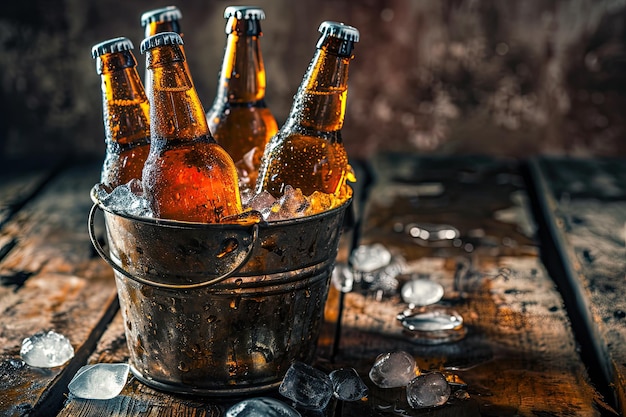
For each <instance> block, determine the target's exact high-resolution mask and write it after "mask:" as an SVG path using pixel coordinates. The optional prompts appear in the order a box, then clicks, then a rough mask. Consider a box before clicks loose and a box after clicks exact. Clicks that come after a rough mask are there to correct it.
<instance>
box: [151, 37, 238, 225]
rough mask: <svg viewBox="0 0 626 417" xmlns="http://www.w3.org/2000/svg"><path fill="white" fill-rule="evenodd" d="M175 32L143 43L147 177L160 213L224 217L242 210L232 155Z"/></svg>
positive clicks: (154, 205) (209, 218) (202, 219)
mask: <svg viewBox="0 0 626 417" xmlns="http://www.w3.org/2000/svg"><path fill="white" fill-rule="evenodd" d="M180 44H182V39H181V38H180V36H179V35H177V34H175V33H173V32H166V33H161V34H157V35H154V36H152V37H149V38H147V39H145V40H144V41H143V43H142V51H143V50H145V51H146V55H147V65H148V69H149V71H150V72H151V80H152V86H151V89H150V102H151V107H150V119H151V127H150V132H151V139H150V140H151V147H150V154H149V156H148V159H147V160H146V163H145V166H144V169H143V175H142V182H143V187H144V195H145V196H146V197H147V199H148V202H149V203H150V205H151V207H152V210H153V211H154V213H155V216H156V217H159V218H164V219H172V220H182V221H193V222H203V223H219V222H221V221H223V220H224V218H225V217H228V216H235V215H238V214H240V213H241V211H242V210H241V197H240V194H239V189H238V187H237V173H236V170H235V165H234V163H233V161H232V159H231V158H230V157H229V156H228V154H227V153H226V151H224V150H223V149H222V148H221V147H220V146H219V145H218V144H217V143H216V142H215V140H214V139H213V137H212V136H211V134H210V132H209V129H208V125H207V123H206V118H205V113H204V109H203V107H202V104H201V102H200V100H199V98H198V94H197V92H196V90H195V88H194V87H193V83H192V81H191V76H190V74H189V73H188V71H187V69H186V67H185V65H184V64H183V62H184V54H183V53H182V51H181V50H180V48H179V45H180Z"/></svg>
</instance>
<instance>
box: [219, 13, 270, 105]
mask: <svg viewBox="0 0 626 417" xmlns="http://www.w3.org/2000/svg"><path fill="white" fill-rule="evenodd" d="M226 33H228V37H227V39H226V49H225V51H224V59H223V60H222V69H221V71H220V77H219V85H218V91H217V95H216V104H220V103H230V104H253V103H255V102H258V101H260V100H263V98H264V97H265V66H264V64H263V57H262V55H261V44H260V41H259V39H260V37H261V34H262V33H261V26H260V23H259V21H258V20H245V19H236V18H235V17H230V18H229V20H228V23H227V25H226Z"/></svg>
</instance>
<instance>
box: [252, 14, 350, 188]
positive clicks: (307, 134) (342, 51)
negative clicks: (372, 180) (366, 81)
mask: <svg viewBox="0 0 626 417" xmlns="http://www.w3.org/2000/svg"><path fill="white" fill-rule="evenodd" d="M338 26H339V29H336V28H337V27H338ZM342 30H343V31H345V32H347V34H344V32H342ZM320 31H322V36H321V38H320V41H319V42H318V49H317V51H316V53H315V55H314V57H313V59H312V60H311V63H310V65H309V68H308V70H307V72H306V74H305V76H304V78H303V80H302V83H301V85H300V88H299V89H298V92H297V93H296V96H295V99H294V103H293V106H292V108H291V111H290V113H289V117H288V118H287V121H286V122H285V124H284V125H283V127H282V128H281V129H280V131H279V132H278V134H276V135H275V136H274V137H273V138H272V139H271V140H270V142H269V144H268V145H267V146H266V148H265V152H264V155H263V160H262V165H261V169H260V171H259V179H258V182H257V188H256V192H257V193H260V192H262V191H267V192H269V193H270V194H272V195H273V196H274V197H280V196H281V195H282V194H283V193H284V191H285V188H286V186H287V185H290V186H292V187H293V188H299V189H300V190H301V191H302V193H303V194H304V195H307V196H310V195H312V194H313V193H314V192H316V191H317V192H321V193H325V194H334V195H336V196H340V195H345V192H344V190H343V188H344V187H345V184H346V181H347V180H351V181H354V175H353V173H352V169H351V167H350V165H349V164H348V157H347V154H346V151H345V148H344V146H343V143H342V137H341V128H342V126H343V119H344V114H345V108H346V98H347V91H348V66H349V63H350V60H351V59H352V47H353V43H354V42H356V41H358V31H357V30H356V29H355V28H352V27H351V26H345V25H341V24H338V23H334V22H324V23H322V25H320ZM337 33H339V34H342V36H336V34H337ZM343 35H345V36H343Z"/></svg>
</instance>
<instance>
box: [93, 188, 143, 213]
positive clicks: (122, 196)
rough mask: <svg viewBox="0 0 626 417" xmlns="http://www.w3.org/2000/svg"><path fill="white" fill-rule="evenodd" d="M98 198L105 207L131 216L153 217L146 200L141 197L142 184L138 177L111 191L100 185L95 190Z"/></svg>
mask: <svg viewBox="0 0 626 417" xmlns="http://www.w3.org/2000/svg"><path fill="white" fill-rule="evenodd" d="M96 196H97V198H98V200H99V201H100V202H101V203H102V205H103V206H104V207H106V208H107V209H109V210H111V211H114V212H116V213H121V214H129V215H131V216H140V217H153V213H152V210H151V208H150V204H149V203H148V200H146V199H145V198H144V197H143V186H142V184H141V181H140V180H138V179H132V180H130V181H129V182H128V183H126V184H122V185H120V186H118V187H116V188H115V189H114V190H113V191H112V192H111V193H108V192H107V189H106V188H105V187H102V186H100V187H99V188H98V189H97V190H96Z"/></svg>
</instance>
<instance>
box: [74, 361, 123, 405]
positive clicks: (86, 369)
mask: <svg viewBox="0 0 626 417" xmlns="http://www.w3.org/2000/svg"><path fill="white" fill-rule="evenodd" d="M128 370H129V366H128V364H126V363H98V364H95V365H86V366H83V367H82V368H80V369H79V370H78V372H76V375H74V378H72V380H71V381H70V383H69V385H68V388H69V390H70V393H71V394H72V395H74V396H76V397H78V398H86V399H91V400H109V399H111V398H115V397H117V396H118V395H119V394H120V392H122V389H124V385H126V380H127V379H128Z"/></svg>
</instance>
